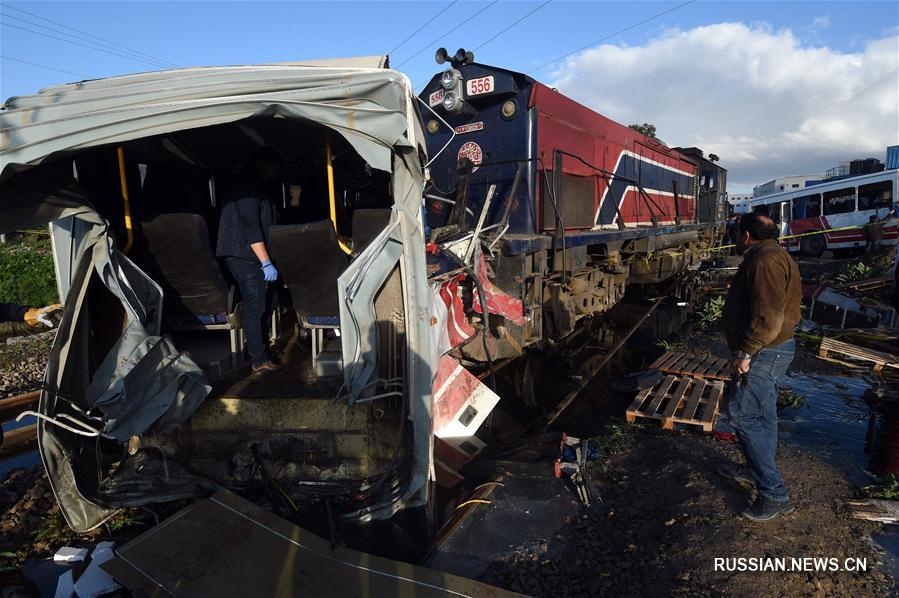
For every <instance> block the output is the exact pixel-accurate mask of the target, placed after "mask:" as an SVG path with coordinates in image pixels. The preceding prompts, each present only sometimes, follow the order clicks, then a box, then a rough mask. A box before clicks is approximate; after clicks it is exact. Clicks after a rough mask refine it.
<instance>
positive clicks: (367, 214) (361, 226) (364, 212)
mask: <svg viewBox="0 0 899 598" xmlns="http://www.w3.org/2000/svg"><path fill="white" fill-rule="evenodd" d="M392 211H393V210H391V209H390V208H378V209H357V210H355V211H354V212H353V253H355V254H357V255H358V254H360V253H362V251H363V250H364V249H365V248H366V247H368V246H369V245H370V244H371V242H372V241H374V240H375V237H377V236H378V235H379V234H381V231H382V230H384V229H385V228H386V227H387V225H388V224H389V223H390V213H391V212H392Z"/></svg>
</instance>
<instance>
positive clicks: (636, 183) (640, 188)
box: [556, 150, 677, 230]
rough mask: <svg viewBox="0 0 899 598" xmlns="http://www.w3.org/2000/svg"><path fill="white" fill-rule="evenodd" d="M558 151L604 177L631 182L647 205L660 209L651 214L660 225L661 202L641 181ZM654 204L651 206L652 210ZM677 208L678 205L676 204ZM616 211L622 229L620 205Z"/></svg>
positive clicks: (655, 222)
mask: <svg viewBox="0 0 899 598" xmlns="http://www.w3.org/2000/svg"><path fill="white" fill-rule="evenodd" d="M556 151H557V152H559V153H560V154H562V155H564V156H569V157H571V158H574V159H575V160H578V161H579V162H581V163H582V164H583V165H584V166H586V167H587V168H592V169H593V170H595V171H597V172H599V173H601V174H603V175H604V177H603V178H606V177H612V178H616V179H621V180H622V181H624V182H626V183H631V184H632V185H634V186H635V187H636V188H637V190H638V191H639V192H640V196H641V197H643V201H645V202H646V203H647V205H650V204H652V206H655V208H656V209H657V210H658V211H659V213H658V214H650V219H651V220H652V221H653V226H658V225H659V224H658V217H659V216H661V215H662V214H663V211H662V208H661V207H659V204H657V203H656V202H655V200H653V199H652V198H651V197H650V196H649V194H648V193H647V192H646V190H645V189H644V188H643V185H641V184H640V181H637V180H634V179H632V178H630V177H626V176H623V175H620V174H615V173H614V172H609V171H608V170H605V169H604V168H599V167H598V166H594V165H593V164H590V163H589V162H587V161H586V160H584V159H583V158H581V157H580V156H578V155H577V154H572V153H571V152H566V151H564V150H556ZM609 184H610V183H609V181H608V179H607V178H606V185H609ZM652 206H650V212H651V211H652ZM675 209H677V207H676V205H675ZM615 212H616V213H617V214H618V228H619V230H621V229H623V228H625V227H624V222H623V219H622V218H621V212H619V210H618V206H615Z"/></svg>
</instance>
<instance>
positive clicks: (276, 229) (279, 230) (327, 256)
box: [269, 220, 349, 319]
mask: <svg viewBox="0 0 899 598" xmlns="http://www.w3.org/2000/svg"><path fill="white" fill-rule="evenodd" d="M269 238H270V240H271V252H272V257H273V258H274V259H275V265H276V266H277V267H278V271H279V272H280V273H281V276H282V278H283V279H284V284H285V285H286V286H287V289H288V290H289V291H290V296H291V298H292V299H293V308H294V310H296V312H297V313H298V314H299V315H300V316H301V317H303V318H306V319H309V318H336V317H337V314H338V313H340V309H339V307H338V303H337V277H338V276H340V275H341V273H343V271H344V270H345V269H346V267H347V265H348V263H349V260H348V258H347V255H346V254H345V253H344V252H343V251H342V250H341V249H340V245H339V244H338V243H337V233H335V232H334V225H333V224H332V223H331V221H330V220H321V221H319V222H310V223H308V224H287V225H277V226H273V227H271V229H270V232H269Z"/></svg>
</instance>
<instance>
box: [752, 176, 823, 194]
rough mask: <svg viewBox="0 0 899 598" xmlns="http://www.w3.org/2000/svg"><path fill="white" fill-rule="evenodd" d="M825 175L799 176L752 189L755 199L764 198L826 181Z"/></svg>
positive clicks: (780, 179) (777, 180) (781, 179)
mask: <svg viewBox="0 0 899 598" xmlns="http://www.w3.org/2000/svg"><path fill="white" fill-rule="evenodd" d="M824 178H825V175H823V174H799V175H795V176H787V177H783V178H779V179H774V180H773V181H768V182H767V183H762V184H761V185H756V186H755V187H753V188H752V196H753V197H764V196H765V195H771V194H772V193H780V192H782V191H792V190H793V189H802V188H803V187H808V186H809V185H813V184H815V183H819V182H821V181H822V180H824Z"/></svg>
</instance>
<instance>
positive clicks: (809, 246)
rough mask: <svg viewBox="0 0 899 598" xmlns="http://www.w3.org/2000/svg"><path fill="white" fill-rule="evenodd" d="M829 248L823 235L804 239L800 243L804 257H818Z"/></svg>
mask: <svg viewBox="0 0 899 598" xmlns="http://www.w3.org/2000/svg"><path fill="white" fill-rule="evenodd" d="M826 248H827V245H826V243H825V242H824V237H823V235H811V236H808V237H803V238H802V240H801V241H800V242H799V251H800V252H801V253H802V255H807V256H810V257H818V256H820V255H821V254H822V253H824V250H825V249H826Z"/></svg>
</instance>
